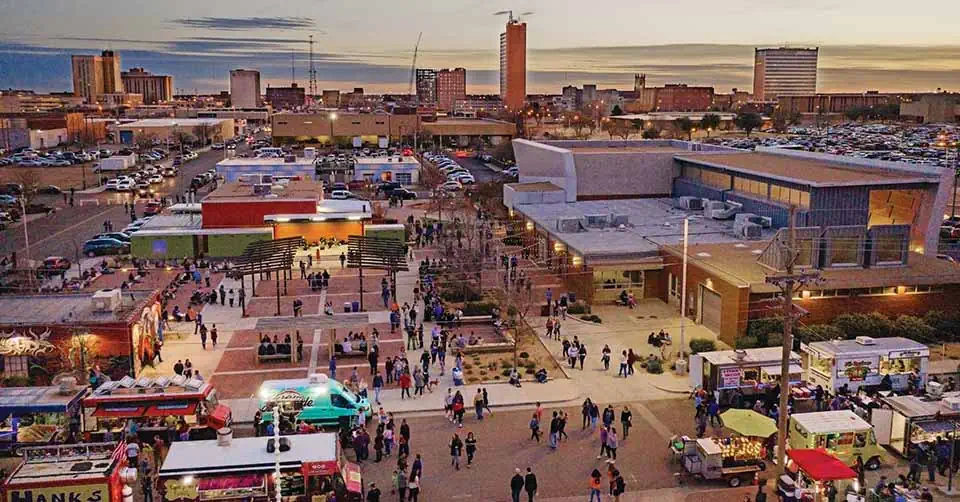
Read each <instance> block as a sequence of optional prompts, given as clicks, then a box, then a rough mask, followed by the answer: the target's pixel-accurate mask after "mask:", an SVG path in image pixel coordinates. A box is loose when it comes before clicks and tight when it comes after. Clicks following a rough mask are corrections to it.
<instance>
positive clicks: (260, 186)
mask: <svg viewBox="0 0 960 502" xmlns="http://www.w3.org/2000/svg"><path fill="white" fill-rule="evenodd" d="M272 187H273V184H271V183H257V184H256V185H253V195H267V194H268V193H270V190H271V188H272Z"/></svg>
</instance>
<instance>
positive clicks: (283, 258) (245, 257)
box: [232, 237, 306, 316]
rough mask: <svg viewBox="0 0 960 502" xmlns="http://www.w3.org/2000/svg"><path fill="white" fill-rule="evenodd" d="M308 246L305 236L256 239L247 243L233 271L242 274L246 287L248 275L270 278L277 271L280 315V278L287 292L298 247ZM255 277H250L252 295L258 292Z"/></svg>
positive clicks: (244, 308)
mask: <svg viewBox="0 0 960 502" xmlns="http://www.w3.org/2000/svg"><path fill="white" fill-rule="evenodd" d="M304 246H306V241H305V240H304V239H303V237H285V238H283V239H274V240H271V241H256V242H251V243H250V244H248V245H247V247H246V249H244V250H243V254H241V255H240V257H239V258H238V259H237V260H236V261H235V262H234V267H233V270H232V272H233V273H234V274H239V275H240V288H241V289H245V288H246V285H245V278H246V276H248V275H252V276H256V275H257V274H259V275H260V278H261V279H263V277H264V274H266V276H267V277H268V278H269V277H270V273H271V272H276V273H277V313H276V314H274V315H280V279H281V276H282V278H283V294H287V279H288V278H292V276H291V270H292V268H293V259H294V256H296V252H297V249H298V248H302V247H304ZM255 288H256V281H255V278H251V279H250V296H251V298H252V297H253V296H254V294H255V293H256V291H255ZM242 307H243V315H244V316H246V315H247V306H246V303H245V302H244V304H243V305H242Z"/></svg>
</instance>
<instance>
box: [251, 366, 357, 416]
mask: <svg viewBox="0 0 960 502" xmlns="http://www.w3.org/2000/svg"><path fill="white" fill-rule="evenodd" d="M257 396H258V406H259V410H260V412H261V413H262V417H263V421H264V422H269V421H272V420H273V410H274V408H275V406H276V405H280V415H281V426H283V425H284V424H286V425H288V426H291V427H290V428H292V425H293V424H296V423H299V422H301V421H303V422H307V423H308V424H312V425H338V426H341V427H343V428H350V427H352V426H353V425H354V423H355V421H356V420H357V412H358V411H359V410H363V413H364V414H365V415H366V416H367V417H370V416H371V409H370V402H369V401H367V399H366V398H363V397H360V396H358V395H357V394H354V393H353V392H352V391H351V390H350V389H348V388H346V387H344V386H343V384H341V383H340V382H338V381H336V380H332V379H330V378H329V377H328V376H327V375H324V374H322V373H318V374H313V375H310V376H309V377H307V378H297V379H291V380H267V381H265V382H263V384H261V385H260V390H259V392H258V393H257ZM282 428H283V427H282Z"/></svg>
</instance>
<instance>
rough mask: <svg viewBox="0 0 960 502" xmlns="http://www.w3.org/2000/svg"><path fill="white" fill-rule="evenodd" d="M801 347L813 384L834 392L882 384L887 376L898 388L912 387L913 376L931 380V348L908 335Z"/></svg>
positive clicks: (918, 382)
mask: <svg viewBox="0 0 960 502" xmlns="http://www.w3.org/2000/svg"><path fill="white" fill-rule="evenodd" d="M800 350H801V351H802V352H803V353H804V354H805V356H806V358H807V363H808V364H807V367H808V368H809V370H810V371H809V374H808V378H809V380H810V383H811V384H812V385H822V386H823V387H824V388H825V389H827V390H829V391H831V392H836V391H837V390H838V389H840V388H841V387H843V386H844V385H846V386H847V388H848V389H849V390H850V391H851V392H856V391H857V390H858V389H859V388H860V387H861V386H868V387H872V386H879V385H881V384H882V383H883V381H884V379H885V378H886V379H887V381H888V382H889V384H890V388H891V389H892V390H897V391H901V390H905V389H907V388H909V386H910V383H911V379H913V380H914V381H915V383H916V384H917V385H919V386H921V387H922V386H923V385H924V384H925V383H926V381H927V365H928V362H929V359H930V349H929V348H927V346H925V345H923V344H922V343H919V342H915V341H913V340H910V339H908V338H902V337H891V338H870V337H858V338H857V339H856V340H833V341H829V342H813V343H810V344H804V345H801V347H800Z"/></svg>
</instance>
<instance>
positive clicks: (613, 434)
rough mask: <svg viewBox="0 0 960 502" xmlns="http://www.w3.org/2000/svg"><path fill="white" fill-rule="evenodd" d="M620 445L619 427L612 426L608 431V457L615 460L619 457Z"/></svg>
mask: <svg viewBox="0 0 960 502" xmlns="http://www.w3.org/2000/svg"><path fill="white" fill-rule="evenodd" d="M619 446H620V440H619V439H618V438H617V428H616V427H611V428H610V432H607V457H610V458H612V459H613V460H616V459H617V448H618V447H619Z"/></svg>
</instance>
